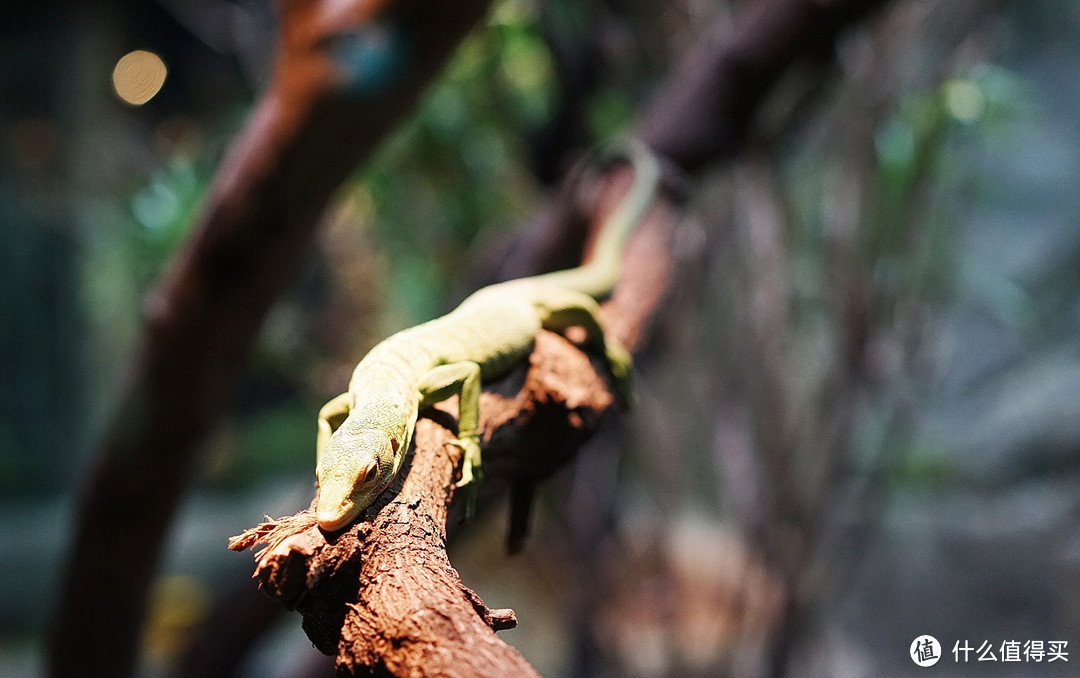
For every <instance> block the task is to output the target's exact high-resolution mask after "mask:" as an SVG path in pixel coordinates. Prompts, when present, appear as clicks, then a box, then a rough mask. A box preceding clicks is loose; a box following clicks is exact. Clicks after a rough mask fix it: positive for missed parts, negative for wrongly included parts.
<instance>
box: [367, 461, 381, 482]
mask: <svg viewBox="0 0 1080 678" xmlns="http://www.w3.org/2000/svg"><path fill="white" fill-rule="evenodd" d="M378 471H379V465H378V464H372V465H371V466H368V468H367V471H365V472H364V484H367V483H370V482H371V481H373V480H375V474H376V473H378Z"/></svg>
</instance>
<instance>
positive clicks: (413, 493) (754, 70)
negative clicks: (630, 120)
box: [231, 0, 883, 676]
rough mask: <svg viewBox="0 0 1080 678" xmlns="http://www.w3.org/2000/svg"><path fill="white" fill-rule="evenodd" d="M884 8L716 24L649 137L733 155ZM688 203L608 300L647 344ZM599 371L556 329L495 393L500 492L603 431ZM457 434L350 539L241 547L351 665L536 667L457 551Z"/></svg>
mask: <svg viewBox="0 0 1080 678" xmlns="http://www.w3.org/2000/svg"><path fill="white" fill-rule="evenodd" d="M879 4H883V1H882V0H865V1H863V2H857V1H856V0H834V1H832V2H830V1H828V0H821V1H819V2H810V1H809V0H787V1H774V2H764V3H756V4H754V5H753V6H752V9H751V11H750V12H749V13H748V14H747V16H746V17H744V19H743V20H742V21H741V22H740V23H739V24H738V25H737V26H736V27H735V29H733V30H731V29H728V28H724V29H722V30H716V31H713V32H712V33H711V34H710V36H709V37H708V38H707V39H706V40H704V41H703V43H702V45H701V46H700V48H699V49H697V50H695V51H694V53H693V54H691V56H690V57H689V58H688V59H687V61H686V62H685V63H684V65H683V67H682V68H681V69H680V70H679V72H678V73H677V74H676V75H675V77H674V78H673V79H672V82H671V84H670V85H669V86H668V87H667V88H666V90H665V93H664V94H662V95H661V96H660V97H659V98H658V99H657V100H656V102H655V103H654V104H653V105H652V107H651V108H650V109H649V112H648V114H647V116H646V117H645V120H646V122H645V125H644V128H643V131H642V134H643V136H644V138H645V139H646V140H647V141H648V142H649V143H650V145H652V146H653V148H654V150H657V151H660V152H662V153H664V154H666V155H667V156H668V157H670V158H671V159H672V160H674V161H675V162H676V163H678V164H679V165H680V166H682V167H684V168H695V167H698V166H700V165H701V164H702V163H704V162H706V161H715V160H718V159H721V158H724V157H730V156H731V155H732V154H734V153H735V152H736V151H737V150H738V148H739V147H741V145H742V142H743V140H744V139H745V136H746V134H747V129H748V128H749V126H750V123H751V120H752V118H753V115H754V113H755V112H756V110H757V107H758V105H759V104H760V102H761V100H762V99H763V98H764V96H765V94H766V93H767V92H768V90H769V89H770V88H771V87H772V86H773V85H774V84H775V82H776V81H777V80H778V79H779V77H780V75H781V74H782V72H783V71H784V69H785V68H786V67H787V66H788V65H789V64H790V63H791V62H792V61H793V60H795V59H796V58H797V57H799V56H800V55H803V54H808V53H814V52H817V51H820V50H822V49H825V48H827V47H830V46H831V45H832V43H833V41H834V40H835V39H836V36H837V34H838V33H839V31H840V30H841V29H842V28H843V27H844V26H846V25H849V24H850V23H851V22H853V21H854V20H856V19H857V18H859V17H861V16H863V15H864V14H865V13H866V12H867V11H869V10H870V9H872V8H873V7H875V6H877V5H879ZM626 175H627V170H626V169H625V168H624V169H622V170H617V171H615V172H613V173H612V174H611V175H609V176H607V177H604V178H602V179H601V181H600V189H599V193H600V195H601V198H600V200H599V203H598V205H599V207H598V208H597V209H596V210H595V211H594V214H596V215H598V216H599V218H595V219H594V220H593V222H592V223H593V226H594V229H595V226H596V224H598V223H600V222H601V221H602V216H603V215H604V214H606V213H607V212H608V211H610V209H611V207H612V206H613V205H614V204H615V203H616V202H617V201H618V198H619V197H621V195H622V194H623V193H624V192H625V188H626V185H628V181H629V179H628V177H627V176H626ZM676 214H677V212H676V210H675V209H674V208H673V206H672V205H671V203H670V196H665V197H664V198H663V199H661V200H660V201H659V202H658V204H657V205H655V206H654V209H653V211H652V212H651V214H650V216H649V218H648V219H646V221H645V223H644V224H643V225H642V226H641V227H640V228H639V232H638V233H637V234H636V235H635V238H634V240H633V242H632V243H631V247H630V249H629V251H628V253H627V258H626V260H625V262H624V276H623V281H622V282H621V283H620V286H619V288H617V290H616V293H615V296H614V297H613V299H612V301H611V303H609V304H608V305H607V306H606V308H605V312H606V316H605V322H606V326H607V327H608V328H609V330H610V331H612V332H613V333H614V334H615V335H616V336H618V337H619V338H620V339H622V340H623V341H624V342H625V343H627V344H628V345H629V346H631V347H633V346H634V345H636V344H637V343H639V341H640V339H641V337H642V333H643V329H644V327H645V325H646V319H647V318H648V317H649V315H650V314H651V312H652V310H653V309H654V308H655V307H656V306H657V304H658V302H659V300H660V298H661V296H662V293H663V290H664V288H665V286H666V281H667V280H668V278H669V277H670V272H671V268H672V265H673V259H672V255H671V248H670V243H671V234H672V231H673V228H674V223H675V220H676ZM587 367H589V363H588V362H587V360H586V359H585V358H584V357H583V356H582V355H581V354H580V353H579V352H578V351H577V350H576V349H574V348H573V347H572V346H571V345H570V344H568V343H566V342H564V341H562V340H560V339H557V338H553V337H550V336H548V335H546V334H542V335H541V336H540V337H538V339H537V344H536V350H535V351H534V353H533V355H532V357H531V359H530V364H529V369H528V371H527V372H526V373H525V374H522V373H521V372H520V371H519V372H518V373H515V374H514V375H511V377H509V378H507V379H506V380H503V381H501V382H499V383H498V384H496V385H495V386H494V387H493V388H494V389H495V390H494V391H491V390H489V391H488V392H486V393H485V395H484V399H483V401H482V404H481V414H482V431H483V437H484V450H485V471H486V481H485V485H484V492H485V493H491V492H494V491H495V490H496V489H497V488H500V487H505V486H507V485H510V484H514V483H516V482H518V481H520V480H522V479H527V480H529V481H535V480H536V479H539V478H542V477H545V476H546V475H549V474H550V473H551V472H552V471H553V470H554V469H555V468H556V467H557V466H558V465H559V464H560V463H563V462H564V461H565V460H567V459H569V458H570V457H571V456H572V455H573V454H574V452H575V450H576V449H577V447H578V445H579V444H580V443H581V442H582V441H583V440H584V439H585V438H587V437H588V435H589V434H590V433H591V432H592V431H593V430H594V429H595V427H596V424H597V422H598V421H599V418H600V416H601V415H602V414H603V413H604V412H605V411H606V410H607V409H608V408H609V407H610V405H611V403H612V398H611V396H610V394H609V392H608V390H607V388H606V385H605V384H604V382H603V380H602V379H600V378H599V377H598V376H597V372H596V371H595V370H594V369H591V368H589V369H586V368H587ZM518 384H522V386H521V387H520V388H518V386H517V385H518ZM451 439H452V425H451V421H449V420H447V419H446V418H445V417H444V416H443V415H442V414H438V415H435V416H433V417H429V418H423V419H421V421H420V422H419V423H418V425H417V432H416V439H415V440H416V445H415V451H414V452H413V455H412V457H411V459H410V460H409V463H408V465H407V467H406V468H403V469H402V472H401V474H400V475H399V478H398V479H397V480H395V482H394V484H392V485H391V487H390V489H389V490H388V491H387V492H386V493H384V496H383V497H382V498H380V500H379V501H377V502H376V503H375V504H374V505H373V506H372V507H369V509H368V510H367V511H366V512H365V513H364V514H363V515H362V516H361V518H360V520H359V521H358V522H357V523H356V524H355V525H354V526H353V527H351V528H350V529H349V530H347V531H346V532H345V533H344V534H342V535H339V536H337V537H336V538H333V537H331V538H330V539H329V540H328V539H327V537H326V535H324V534H323V533H321V532H320V531H319V530H318V529H317V528H316V527H314V524H313V522H314V521H313V520H312V519H311V517H310V515H305V514H301V515H299V516H297V517H293V518H288V519H282V520H280V521H276V522H271V523H268V524H264V525H262V526H259V527H258V528H253V529H252V530H249V531H248V532H246V533H245V534H244V535H241V537H238V538H236V540H234V543H233V544H232V545H231V546H232V547H233V548H237V549H240V548H246V547H250V546H253V545H254V544H255V543H259V542H266V541H268V542H270V546H268V547H267V548H266V549H264V550H263V551H261V552H260V553H259V555H258V556H257V561H258V564H257V569H256V575H257V577H258V578H259V579H260V582H261V584H262V586H263V588H264V590H266V591H267V592H268V593H270V594H272V595H275V596H277V597H279V598H281V599H282V600H283V601H285V602H286V604H289V605H291V606H294V607H295V608H296V609H297V610H298V611H300V612H301V614H302V615H303V616H304V627H305V630H306V631H307V632H308V635H309V637H310V638H311V639H312V641H313V642H314V643H315V644H316V646H317V647H319V649H320V650H322V651H323V652H326V653H328V654H336V657H337V666H338V669H339V671H340V672H342V673H344V674H346V675H356V674H367V673H369V672H374V673H376V674H378V675H381V674H389V675H400V676H403V675H410V676H426V675H432V676H434V675H451V676H453V675H479V676H487V675H491V676H494V675H499V676H502V675H535V674H534V672H533V671H532V669H531V668H529V667H528V666H527V664H524V662H523V660H522V659H521V657H520V655H519V654H518V653H517V652H516V651H515V650H513V649H512V648H510V647H508V646H506V645H504V644H502V643H501V642H500V641H498V640H497V639H496V638H495V635H494V631H495V630H496V629H497V628H498V627H499V626H500V623H498V622H497V621H496V620H509V619H510V618H511V617H510V615H507V614H497V615H496V614H493V613H492V612H491V611H490V610H489V609H488V608H487V607H486V606H485V605H484V604H483V603H482V602H481V601H479V599H478V598H477V597H476V596H475V594H473V593H472V592H471V591H469V590H468V589H466V588H465V587H464V586H463V585H462V584H461V582H460V580H459V579H458V577H457V574H456V572H454V571H453V569H452V568H451V567H450V565H449V562H448V560H447V559H446V552H445V542H446V539H447V527H446V526H447V519H448V516H450V515H452V511H451V510H450V506H451V502H452V499H453V490H452V482H453V479H454V478H455V469H456V468H457V464H458V463H459V461H460V460H459V459H458V452H457V450H456V448H453V447H452V446H449V445H447V443H448V442H449V441H450V440H451ZM505 623H509V622H508V621H507V622H505Z"/></svg>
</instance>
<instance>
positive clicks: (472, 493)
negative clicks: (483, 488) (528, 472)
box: [420, 361, 483, 516]
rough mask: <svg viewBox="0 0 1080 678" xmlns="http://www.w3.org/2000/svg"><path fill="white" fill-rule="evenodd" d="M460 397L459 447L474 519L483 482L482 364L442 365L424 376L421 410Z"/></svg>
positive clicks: (462, 484) (469, 509) (460, 484)
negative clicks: (481, 445) (481, 438)
mask: <svg viewBox="0 0 1080 678" xmlns="http://www.w3.org/2000/svg"><path fill="white" fill-rule="evenodd" d="M455 393H456V394H458V396H459V397H458V435H457V440H456V441H455V442H454V444H455V445H457V446H458V447H460V448H461V452H462V463H461V480H459V481H458V483H457V486H458V487H466V486H468V496H467V497H466V502H465V514H466V516H471V515H472V513H473V511H474V509H475V505H476V490H477V486H478V485H479V481H480V480H482V479H483V472H482V471H481V462H480V435H479V433H478V429H479V426H480V365H478V364H477V363H474V362H471V361H462V362H457V363H450V364H448V365H439V366H438V367H436V368H433V369H432V370H431V371H429V372H428V373H427V374H426V375H425V376H424V381H423V382H422V383H421V385H420V407H427V406H428V405H433V404H435V403H437V402H441V401H443V400H446V399H447V398H449V397H450V396H452V395H454V394H455Z"/></svg>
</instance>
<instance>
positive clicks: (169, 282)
mask: <svg viewBox="0 0 1080 678" xmlns="http://www.w3.org/2000/svg"><path fill="white" fill-rule="evenodd" d="M385 4H387V3H381V2H374V3H369V2H351V3H350V2H346V3H342V2H315V1H312V0H286V1H284V2H282V3H280V5H279V7H280V9H281V22H282V23H281V32H282V39H281V44H280V46H279V53H278V55H277V59H276V62H275V72H274V77H273V80H272V83H271V85H270V87H269V89H268V91H267V92H266V93H265V95H263V97H262V98H261V99H260V101H259V103H258V105H257V106H256V108H255V111H254V113H253V115H252V118H251V120H250V121H249V122H248V124H247V126H246V127H245V130H244V132H243V134H242V135H241V137H240V139H239V141H238V142H237V143H236V145H235V147H234V148H233V149H232V152H231V153H230V155H229V156H228V158H227V159H226V161H225V162H224V164H223V165H222V167H221V168H220V170H219V171H218V173H217V175H216V177H215V180H214V183H213V187H212V189H211V192H210V195H209V198H208V200H207V204H206V206H205V208H204V216H203V217H202V219H201V221H200V223H199V224H198V226H197V228H196V230H195V232H194V234H193V236H192V237H191V238H190V239H189V241H188V242H187V243H186V244H185V245H184V247H183V248H182V249H181V251H180V252H179V253H178V256H177V257H176V259H175V260H174V261H173V262H172V265H171V267H170V269H169V272H168V273H167V275H166V276H165V277H164V278H163V280H162V281H161V283H160V284H159V285H158V286H157V288H156V289H155V291H154V292H153V293H152V294H151V296H150V299H149V302H148V304H147V310H146V316H147V317H146V322H147V329H146V334H145V336H144V337H143V339H142V342H141V345H140V347H139V349H138V354H139V357H138V360H137V363H136V367H135V369H134V372H133V374H132V375H131V376H130V378H129V381H128V384H129V385H128V387H127V394H126V396H125V397H124V398H123V400H122V401H121V403H120V404H119V407H118V409H117V411H116V414H115V415H114V417H113V420H112V424H111V425H110V426H109V428H108V430H107V433H106V434H105V436H104V437H103V439H102V440H101V442H100V443H99V445H98V446H97V449H96V450H95V452H94V460H93V463H92V467H91V468H90V469H89V472H88V474H87V477H86V482H85V485H84V486H83V489H82V493H81V496H80V499H79V501H78V516H77V519H76V528H75V540H74V544H73V546H72V551H71V554H70V557H69V561H68V563H67V564H66V572H65V575H64V579H63V582H62V586H61V589H60V591H59V600H58V605H57V608H56V612H55V616H54V619H53V628H52V633H51V637H50V639H49V648H48V654H49V663H50V672H51V675H54V676H78V675H85V672H86V670H87V667H93V671H94V673H95V675H101V676H125V675H130V674H131V673H132V671H133V668H134V664H135V658H136V656H137V647H138V640H139V631H140V628H141V625H142V620H143V617H144V613H145V608H146V602H147V590H148V588H149V584H150V581H151V577H152V575H153V572H154V570H155V567H156V565H157V562H158V559H159V556H160V554H161V549H162V544H163V541H164V535H165V533H166V530H167V527H168V525H169V523H170V522H171V520H172V517H173V514H174V512H175V509H176V506H177V503H178V501H179V498H180V497H181V496H182V494H183V492H184V490H185V489H186V488H187V487H188V484H189V482H190V480H191V478H192V476H193V474H194V473H193V472H194V470H195V469H196V468H197V467H198V461H199V459H200V455H199V448H200V445H201V443H202V442H203V440H204V439H205V438H206V435H207V433H208V432H209V431H210V429H211V427H212V426H213V425H214V424H215V423H216V422H217V420H218V417H219V416H220V414H221V413H222V412H223V411H225V410H226V409H227V406H228V404H229V401H230V398H231V396H232V394H233V392H234V390H235V387H236V384H237V381H238V379H239V376H240V374H241V372H242V367H243V365H244V363H245V362H246V359H247V356H248V355H249V353H250V350H251V346H252V344H253V342H254V339H255V337H256V335H257V333H258V330H259V327H260V325H261V324H262V320H263V318H264V317H265V315H266V311H267V309H268V308H269V307H270V305H271V304H272V303H273V301H274V300H276V299H277V298H278V297H279V296H280V295H281V293H282V291H283V290H285V289H286V288H288V286H289V285H290V284H292V282H293V281H294V279H295V277H296V272H297V270H298V268H299V266H300V264H301V263H302V260H303V255H304V253H305V252H306V251H308V248H309V244H310V243H311V241H312V237H313V233H314V230H315V226H316V224H317V222H318V218H319V216H320V214H321V213H322V211H323V209H324V208H325V206H326V203H327V201H328V200H329V198H330V196H331V194H332V193H333V191H334V190H335V189H336V188H337V186H338V185H339V184H340V183H341V182H342V181H343V180H344V178H345V177H346V175H347V174H348V172H350V171H351V170H352V168H353V167H355V166H356V164H357V162H359V161H360V160H361V159H362V158H364V157H366V156H367V155H368V154H370V152H371V150H372V149H373V148H374V147H375V145H376V144H377V143H378V142H379V140H380V139H381V138H382V136H383V134H384V133H385V132H386V131H387V130H389V129H391V128H392V127H393V126H394V125H395V124H396V123H397V122H399V121H400V120H401V119H402V118H403V117H405V116H406V115H407V114H408V113H410V112H411V110H412V107H413V104H414V103H415V101H416V99H417V97H418V95H419V93H420V92H421V91H422V90H423V87H424V86H425V85H426V84H427V83H428V82H429V81H430V80H431V78H432V77H433V76H434V75H435V74H436V73H437V72H438V70H439V68H440V67H441V65H442V64H443V63H444V61H445V60H446V57H447V56H448V55H449V54H450V52H451V51H452V49H453V48H454V47H455V46H456V44H457V43H458V42H459V41H460V39H461V38H462V37H463V36H464V35H465V34H466V32H467V31H468V30H469V29H470V28H471V27H472V26H473V25H474V24H475V23H476V22H477V20H478V19H479V18H480V17H481V16H482V15H483V13H484V12H485V10H486V8H487V4H488V3H487V2H485V1H484V0H467V1H465V2H454V3H435V4H430V3H413V2H402V3H400V5H399V6H396V7H394V10H395V21H396V22H398V24H399V26H400V27H401V30H402V31H404V32H406V33H407V34H408V35H409V42H410V44H411V45H412V46H413V48H414V50H415V51H414V52H413V53H412V54H410V59H411V61H410V67H409V68H408V69H406V70H404V71H403V72H402V73H401V75H400V77H399V78H398V79H397V80H395V81H394V82H393V83H391V84H389V85H388V86H387V87H386V88H384V90H383V91H380V92H378V93H377V94H378V99H377V105H376V104H375V101H374V100H373V99H367V100H364V99H360V98H350V97H349V96H347V95H345V94H342V93H341V92H342V90H341V85H342V84H343V80H342V74H341V72H340V71H339V70H337V69H336V67H335V64H334V62H333V61H332V60H331V56H330V54H329V52H328V50H329V42H330V39H331V38H332V37H333V36H335V35H339V34H348V32H349V31H352V30H354V29H356V28H357V26H358V25H359V24H360V23H361V22H363V21H365V20H367V19H369V18H371V17H372V16H373V15H374V14H375V13H376V12H378V11H380V10H382V9H383V7H384V5H385Z"/></svg>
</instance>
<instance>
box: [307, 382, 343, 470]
mask: <svg viewBox="0 0 1080 678" xmlns="http://www.w3.org/2000/svg"><path fill="white" fill-rule="evenodd" d="M351 400H352V397H351V395H350V394H349V393H348V392H345V393H342V394H341V395H339V396H335V397H334V398H331V399H330V401H329V402H327V403H326V404H325V405H323V406H322V408H321V409H320V410H319V434H318V436H317V437H316V438H315V460H316V463H317V462H318V460H319V459H321V458H322V453H323V450H324V449H326V445H327V443H329V442H330V436H331V435H333V433H334V431H336V430H337V429H338V427H339V426H341V422H343V421H345V417H347V416H349V405H350V402H351Z"/></svg>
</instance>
